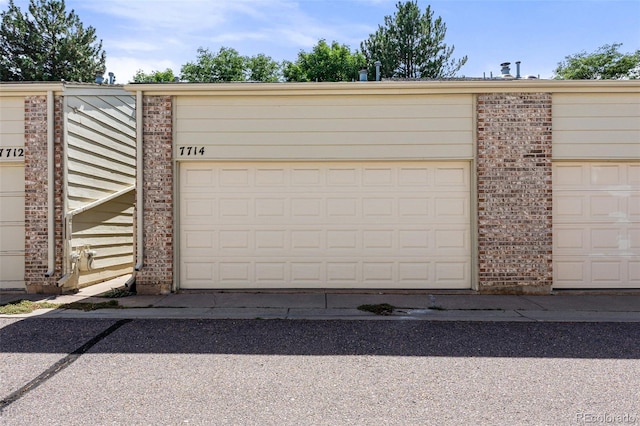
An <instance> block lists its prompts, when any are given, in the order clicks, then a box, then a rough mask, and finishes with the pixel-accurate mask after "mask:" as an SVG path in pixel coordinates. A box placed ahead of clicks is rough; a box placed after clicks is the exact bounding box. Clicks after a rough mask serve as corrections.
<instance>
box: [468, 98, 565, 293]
mask: <svg viewBox="0 0 640 426" xmlns="http://www.w3.org/2000/svg"><path fill="white" fill-rule="evenodd" d="M551 120H552V118H551V94H548V93H491V94H482V95H478V98H477V127H478V129H477V132H478V133H477V135H478V138H477V140H478V147H477V149H478V151H477V185H478V187H477V188H478V290H479V291H480V292H481V293H487V294H489V293H496V294H547V293H549V292H550V290H551V286H552V283H553V274H552V242H553V235H552V176H551V144H552V135H551V124H552V123H551Z"/></svg>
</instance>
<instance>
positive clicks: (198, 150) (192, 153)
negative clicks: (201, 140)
mask: <svg viewBox="0 0 640 426" xmlns="http://www.w3.org/2000/svg"><path fill="white" fill-rule="evenodd" d="M178 155H179V156H180V157H198V156H203V155H204V147H203V146H181V147H179V148H178Z"/></svg>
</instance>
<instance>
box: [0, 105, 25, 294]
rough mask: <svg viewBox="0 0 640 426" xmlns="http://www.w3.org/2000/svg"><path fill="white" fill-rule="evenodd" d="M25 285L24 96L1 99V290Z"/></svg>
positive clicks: (20, 287) (21, 287)
mask: <svg viewBox="0 0 640 426" xmlns="http://www.w3.org/2000/svg"><path fill="white" fill-rule="evenodd" d="M7 289H24V97H23V96H11V97H4V96H3V97H2V98H1V99H0V290H7Z"/></svg>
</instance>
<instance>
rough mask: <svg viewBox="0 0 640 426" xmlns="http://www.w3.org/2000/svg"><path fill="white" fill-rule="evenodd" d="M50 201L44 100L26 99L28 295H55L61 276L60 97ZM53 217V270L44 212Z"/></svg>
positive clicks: (25, 167) (55, 115)
mask: <svg viewBox="0 0 640 426" xmlns="http://www.w3.org/2000/svg"><path fill="white" fill-rule="evenodd" d="M54 105H55V113H54V122H55V134H54V177H55V182H54V188H55V194H54V202H55V206H49V205H48V184H49V182H48V180H49V177H48V173H47V167H48V162H49V159H48V158H47V155H48V153H47V144H48V138H47V132H48V129H47V97H46V96H28V97H26V98H25V102H24V146H25V160H24V188H25V200H24V215H25V217H24V219H25V259H24V261H25V274H24V275H25V285H26V288H27V292H28V293H43V294H59V293H60V292H61V289H60V288H59V287H57V286H56V282H57V281H58V280H59V279H60V278H61V277H62V249H63V248H62V220H61V218H62V188H63V184H62V132H63V117H62V97H59V96H56V97H55V99H54ZM51 208H54V209H55V211H54V214H55V264H54V265H55V269H54V271H53V274H52V275H51V276H50V277H46V276H45V273H46V272H47V267H48V265H47V264H48V247H49V236H48V220H47V217H48V212H49V209H51Z"/></svg>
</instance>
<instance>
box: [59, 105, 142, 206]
mask: <svg viewBox="0 0 640 426" xmlns="http://www.w3.org/2000/svg"><path fill="white" fill-rule="evenodd" d="M65 100H66V113H67V120H66V129H67V147H68V182H67V183H68V206H67V208H68V210H69V211H72V210H75V209H78V208H80V207H83V206H85V205H87V204H89V203H91V202H94V201H97V200H100V199H102V198H105V197H108V196H110V195H112V194H113V193H115V192H118V191H121V190H124V189H126V188H129V187H131V186H133V185H134V184H135V137H136V130H135V99H134V97H133V96H122V97H119V96H105V95H103V96H67V97H66V98H65Z"/></svg>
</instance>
